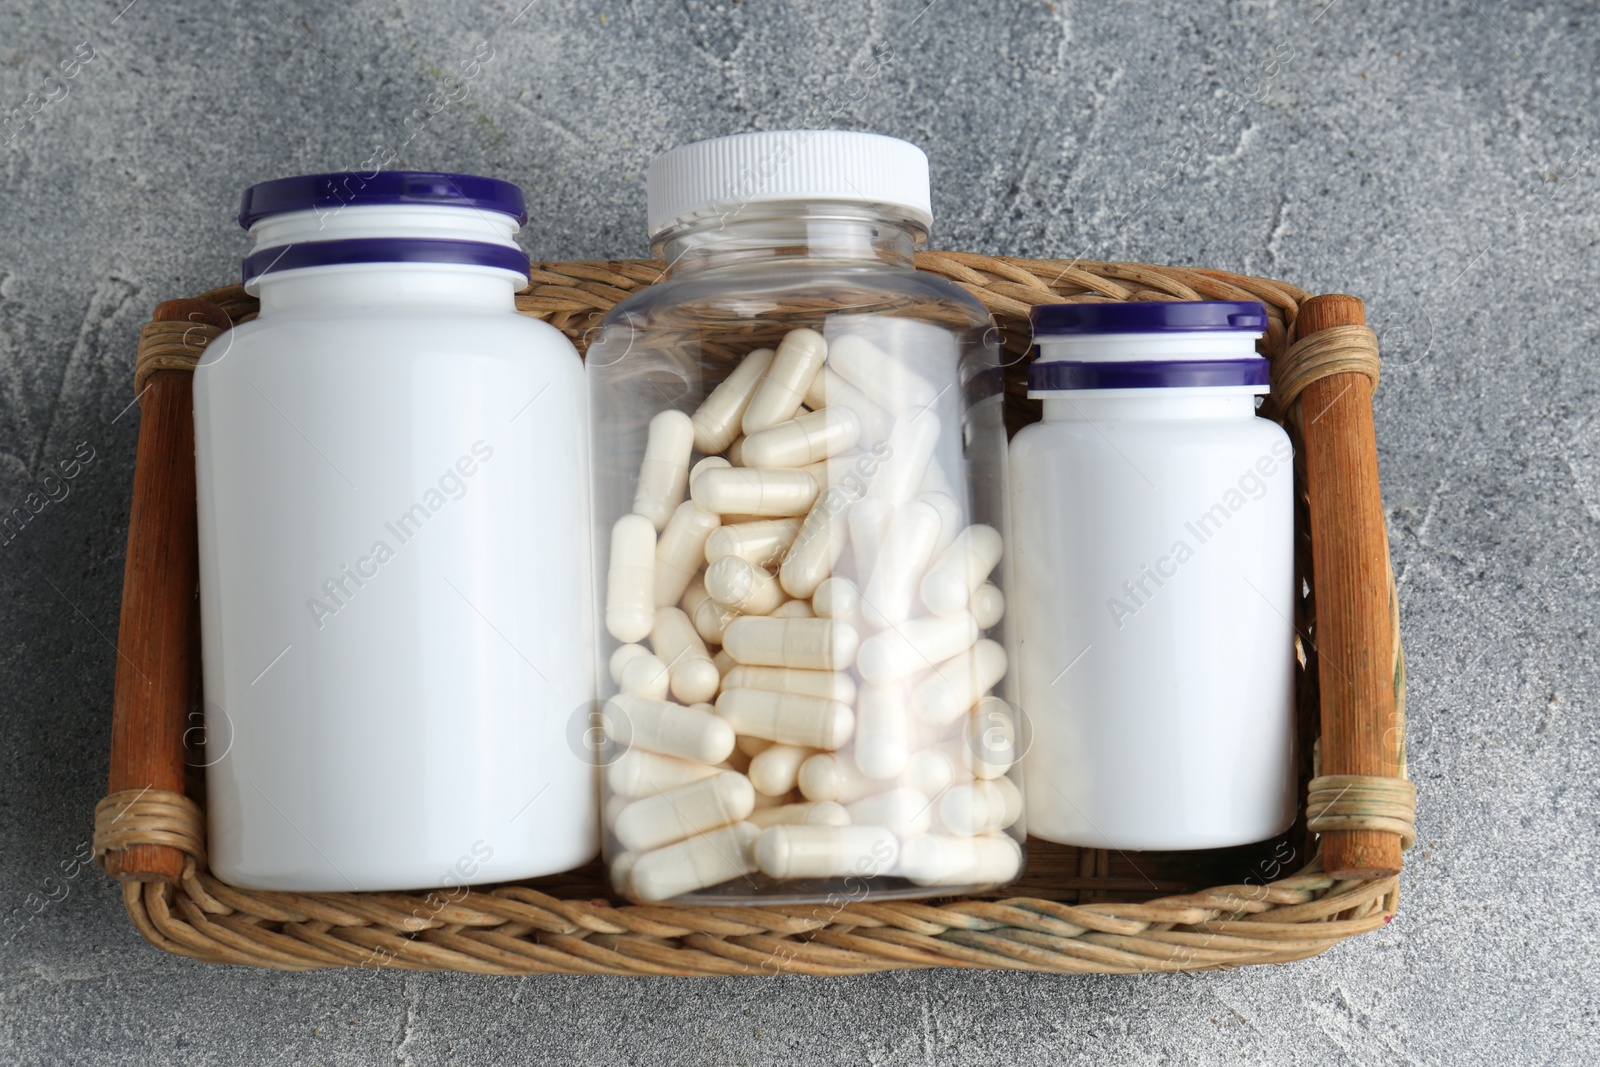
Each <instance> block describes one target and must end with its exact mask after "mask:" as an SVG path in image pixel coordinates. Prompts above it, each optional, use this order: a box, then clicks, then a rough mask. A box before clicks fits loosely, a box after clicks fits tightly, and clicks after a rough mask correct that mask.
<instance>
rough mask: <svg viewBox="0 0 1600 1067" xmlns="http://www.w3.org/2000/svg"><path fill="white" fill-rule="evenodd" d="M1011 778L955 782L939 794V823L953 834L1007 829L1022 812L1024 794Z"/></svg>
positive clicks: (974, 834) (965, 834)
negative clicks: (959, 783) (960, 783)
mask: <svg viewBox="0 0 1600 1067" xmlns="http://www.w3.org/2000/svg"><path fill="white" fill-rule="evenodd" d="M1001 782H1005V783H1006V785H1011V780H1010V779H1009V778H995V779H992V780H990V779H980V780H978V781H974V782H971V783H968V784H965V785H953V786H951V787H950V788H949V789H946V790H945V791H944V794H943V795H942V796H940V797H939V804H938V815H939V824H940V825H941V826H943V827H944V828H945V829H946V830H947V831H949V832H950V833H952V834H956V835H959V836H962V837H973V836H976V835H978V834H987V833H991V832H993V831H995V830H1004V829H1005V828H1006V827H1007V826H1010V825H1011V823H1013V822H1015V821H1016V819H1017V817H1018V816H1020V815H1021V814H1022V801H1021V794H1020V792H1019V791H1017V789H1016V786H1014V785H1011V789H1010V790H1007V789H1006V788H1005V786H1002V785H1001V784H1000V783H1001Z"/></svg>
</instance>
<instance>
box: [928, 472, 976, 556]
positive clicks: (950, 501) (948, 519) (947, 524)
mask: <svg viewBox="0 0 1600 1067" xmlns="http://www.w3.org/2000/svg"><path fill="white" fill-rule="evenodd" d="M928 466H929V469H932V467H933V464H932V463H930V464H928ZM917 499H918V500H920V501H922V502H923V503H924V504H926V505H928V506H929V507H930V508H932V509H933V510H934V511H937V512H938V513H939V539H938V540H937V541H935V542H934V543H933V556H932V557H931V558H932V559H938V558H939V557H940V556H941V555H943V554H944V550H945V549H947V548H949V547H950V544H951V542H953V541H954V540H955V539H956V535H957V534H959V533H960V532H961V529H962V524H963V523H964V522H966V516H965V515H963V514H962V512H961V505H960V504H957V503H956V498H955V497H953V496H951V495H950V494H949V493H943V492H937V491H934V492H930V491H927V490H924V491H923V492H922V493H921V494H919V495H918V497H917Z"/></svg>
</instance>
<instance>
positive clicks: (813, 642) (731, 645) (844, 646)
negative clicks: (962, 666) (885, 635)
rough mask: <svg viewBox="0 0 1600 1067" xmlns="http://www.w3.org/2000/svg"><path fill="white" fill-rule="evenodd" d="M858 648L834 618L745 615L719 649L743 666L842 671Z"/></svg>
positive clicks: (845, 626) (852, 629)
mask: <svg viewBox="0 0 1600 1067" xmlns="http://www.w3.org/2000/svg"><path fill="white" fill-rule="evenodd" d="M968 643H969V644H970V643H971V642H968ZM860 645H861V638H860V635H859V634H857V633H856V630H855V627H853V626H851V625H850V624H849V623H843V622H837V621H835V620H833V619H766V618H761V617H759V616H747V615H746V616H740V617H739V618H737V619H734V620H733V621H732V622H730V623H729V624H728V628H727V630H726V631H725V632H724V633H723V635H722V647H723V648H725V649H727V650H728V655H730V656H732V657H733V658H734V659H735V660H737V661H738V662H740V663H742V664H746V665H750V666H758V667H801V668H804V669H806V670H816V671H838V670H844V669H845V668H847V667H849V666H850V664H851V663H853V662H854V661H855V658H856V649H858V648H859V647H860ZM958 651H959V650H958ZM953 654H954V653H951V655H953ZM946 658H948V657H946Z"/></svg>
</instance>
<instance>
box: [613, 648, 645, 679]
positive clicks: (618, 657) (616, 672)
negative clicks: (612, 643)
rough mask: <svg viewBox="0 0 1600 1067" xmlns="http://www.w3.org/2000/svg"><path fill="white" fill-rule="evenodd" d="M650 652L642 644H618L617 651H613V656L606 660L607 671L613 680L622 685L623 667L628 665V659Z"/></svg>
mask: <svg viewBox="0 0 1600 1067" xmlns="http://www.w3.org/2000/svg"><path fill="white" fill-rule="evenodd" d="M649 654H650V650H649V649H648V648H645V647H644V646H643V645H640V644H632V643H629V644H626V645H618V646H617V649H616V651H615V652H613V653H611V658H610V659H609V660H607V661H606V671H607V673H609V674H610V675H611V680H612V681H613V682H615V683H617V684H618V685H619V686H620V685H621V684H622V668H623V667H625V666H626V665H627V663H628V661H629V660H631V659H635V658H637V657H639V656H648V655H649Z"/></svg>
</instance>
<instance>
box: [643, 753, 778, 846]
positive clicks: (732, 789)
mask: <svg viewBox="0 0 1600 1067" xmlns="http://www.w3.org/2000/svg"><path fill="white" fill-rule="evenodd" d="M755 804H756V793H755V789H754V788H752V787H751V785H750V780H749V779H748V778H746V777H745V776H744V775H742V774H735V773H734V772H732V771H720V772H718V773H717V774H714V775H712V776H711V777H709V778H702V779H700V780H699V781H697V782H690V783H689V784H687V785H680V786H678V787H677V788H676V789H668V790H665V791H663V792H660V793H656V794H653V795H651V796H646V797H641V798H640V799H638V800H636V801H634V802H633V803H632V804H629V805H628V806H627V807H626V808H624V809H622V813H621V814H620V815H618V816H617V825H616V826H615V828H614V830H613V832H614V833H615V834H616V835H617V840H618V841H620V842H621V843H622V847H624V848H626V849H630V850H633V851H639V852H648V851H650V850H651V849H656V848H660V847H661V846H663V845H670V844H672V842H674V841H682V840H683V839H684V838H686V837H689V836H690V835H692V834H698V833H703V832H704V831H706V830H715V829H716V828H717V827H719V826H727V825H728V824H729V823H735V822H739V821H741V820H743V819H744V817H745V816H746V815H749V814H750V812H751V811H752V810H753V809H754V808H755Z"/></svg>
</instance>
